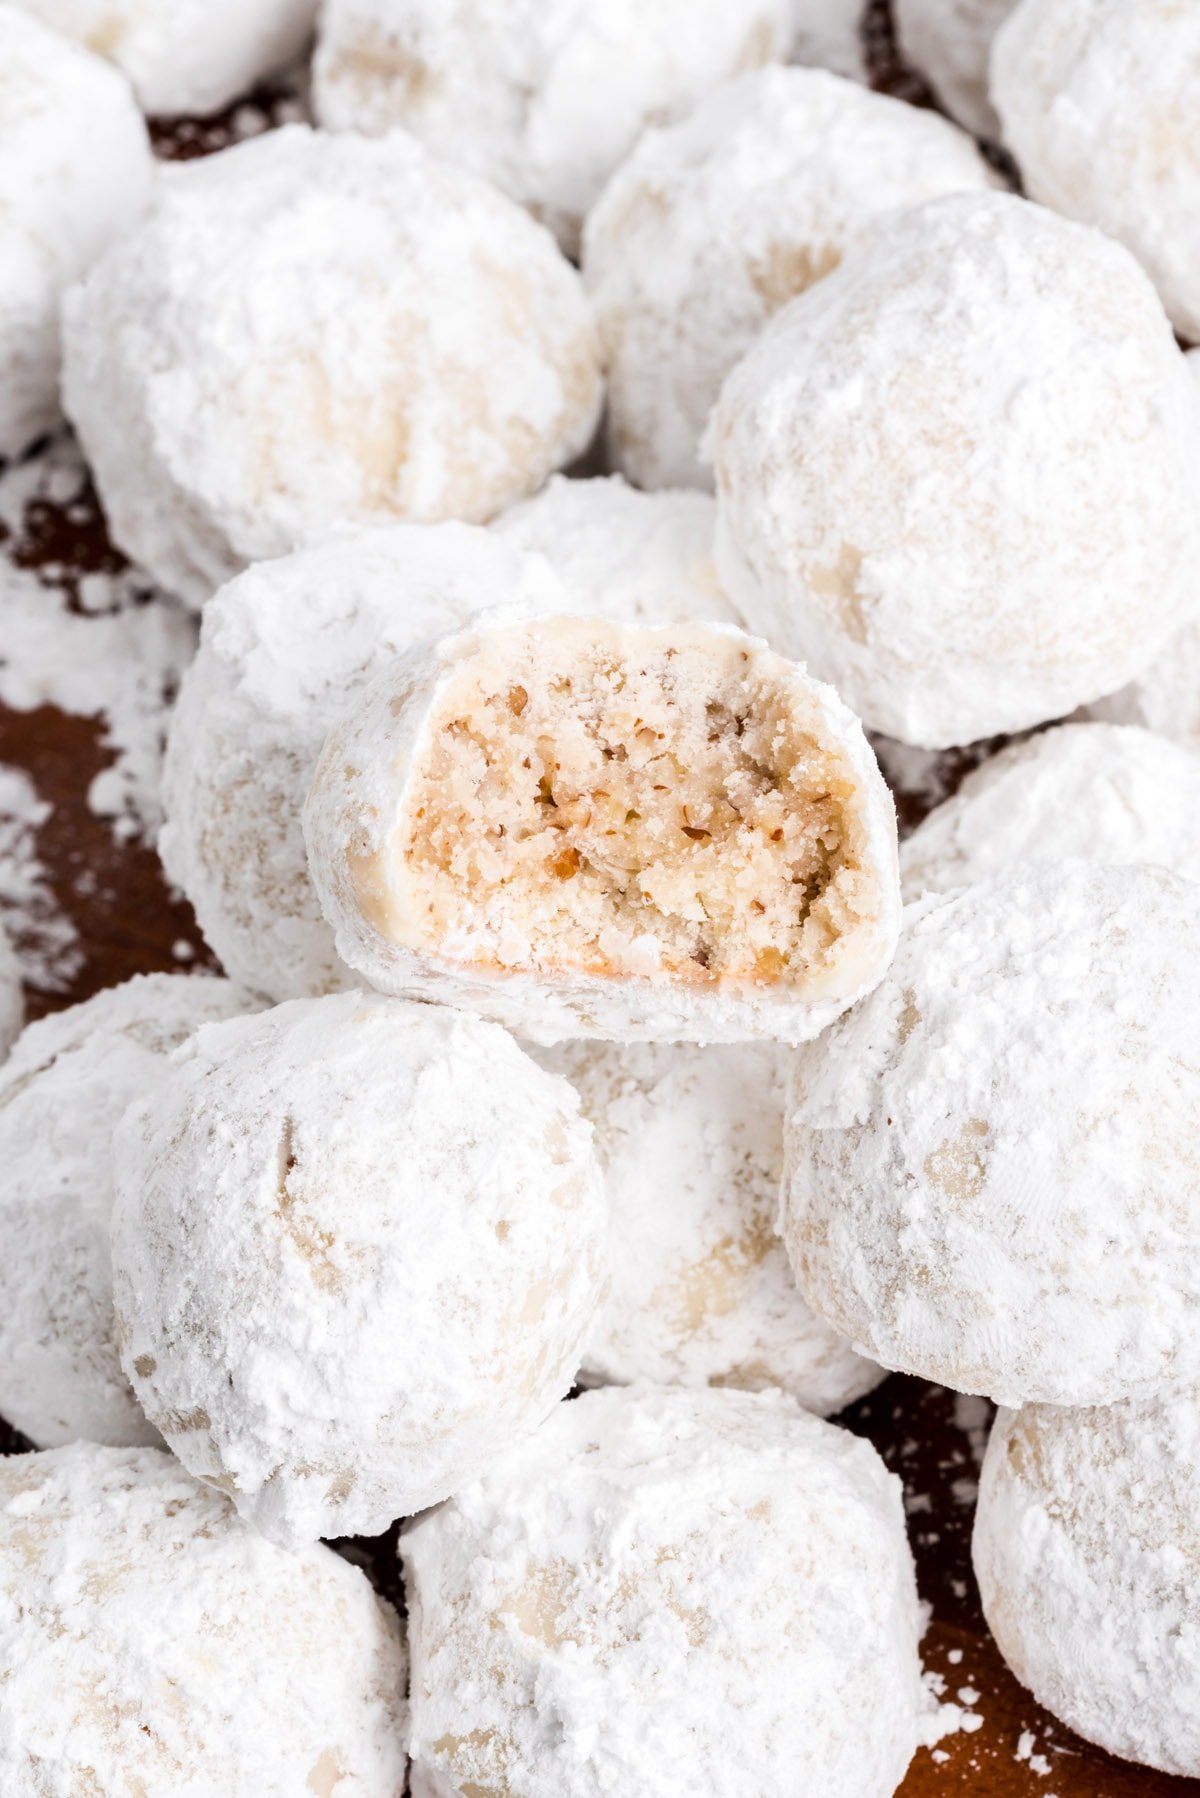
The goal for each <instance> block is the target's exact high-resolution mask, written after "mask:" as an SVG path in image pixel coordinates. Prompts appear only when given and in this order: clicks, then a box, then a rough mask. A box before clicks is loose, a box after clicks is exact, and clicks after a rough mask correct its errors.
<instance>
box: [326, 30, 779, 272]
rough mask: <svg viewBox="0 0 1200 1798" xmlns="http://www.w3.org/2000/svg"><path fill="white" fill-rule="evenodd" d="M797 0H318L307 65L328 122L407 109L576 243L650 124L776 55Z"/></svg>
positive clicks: (406, 115) (433, 143)
mask: <svg viewBox="0 0 1200 1798" xmlns="http://www.w3.org/2000/svg"><path fill="white" fill-rule="evenodd" d="M790 5H791V0H326V5H325V9H324V12H323V14H322V19H321V34H320V42H319V44H318V47H317V55H316V60H315V62H314V65H313V75H314V90H313V97H314V101H315V104H316V109H317V116H318V118H319V119H320V121H321V123H322V124H323V125H326V126H328V127H330V128H331V129H333V130H335V131H366V132H370V133H376V132H383V131H390V130H393V129H394V128H395V127H396V126H399V125H403V126H404V127H406V128H407V129H408V130H409V131H412V132H414V133H415V134H416V135H417V136H418V137H420V138H421V139H423V141H424V142H426V143H427V144H428V145H429V146H430V148H431V149H434V150H436V151H437V152H438V153H439V154H440V155H443V156H448V157H451V158H453V159H454V160H456V161H458V162H461V163H463V164H464V165H465V166H466V167H468V168H470V169H473V170H474V171H475V172H476V173H477V174H479V175H485V176H486V177H487V178H488V180H490V181H494V182H495V183H496V184H497V186H498V187H501V188H502V189H503V190H504V191H505V192H506V193H508V194H511V196H512V197H513V199H515V200H519V201H520V202H521V204H522V205H524V206H528V207H529V208H530V209H531V210H532V211H533V212H534V213H535V215H536V216H537V217H538V218H540V219H542V220H544V222H545V223H546V224H548V225H549V226H550V227H551V228H552V229H553V230H554V231H555V232H556V233H557V235H558V237H559V240H560V242H561V243H562V245H563V247H564V249H566V250H567V252H568V253H569V254H573V253H574V252H575V251H576V249H577V248H578V243H579V228H580V224H581V222H582V219H583V215H584V214H585V213H586V211H587V209H588V207H589V206H590V205H591V203H592V201H593V200H594V199H595V197H596V195H597V194H598V193H599V191H600V189H601V187H602V186H603V184H604V182H605V180H606V179H607V177H608V176H609V174H610V173H611V172H612V170H613V169H614V168H615V167H616V166H617V164H618V163H619V162H620V160H621V158H622V157H623V156H624V155H625V154H626V153H627V152H628V151H629V150H630V149H632V147H633V145H634V143H636V141H637V139H638V137H639V135H640V133H641V132H642V130H643V129H644V127H645V126H646V125H648V124H650V123H659V124H660V123H662V122H663V121H664V120H666V119H672V118H678V117H680V116H681V115H682V114H683V113H685V112H686V111H687V110H688V109H689V107H691V106H693V105H694V104H695V102H696V101H697V100H698V99H699V98H700V97H701V95H702V94H704V93H706V92H707V91H708V89H709V88H711V87H714V86H715V85H716V84H717V82H719V81H723V80H725V79H726V78H727V77H728V76H730V75H734V74H737V73H738V71H739V70H741V69H748V68H757V67H758V66H759V65H760V64H761V63H764V62H766V61H768V60H769V59H770V58H772V57H777V56H782V55H783V54H784V52H785V50H786V48H787V43H788V35H789V32H788V24H789V17H788V15H789V8H790Z"/></svg>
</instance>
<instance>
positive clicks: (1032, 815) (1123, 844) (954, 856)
mask: <svg viewBox="0 0 1200 1798" xmlns="http://www.w3.org/2000/svg"><path fill="white" fill-rule="evenodd" d="M1069 855H1070V856H1074V855H1078V856H1083V857H1084V858H1085V859H1086V860H1088V861H1097V862H1109V863H1113V864H1116V865H1118V866H1125V865H1127V864H1128V863H1130V862H1156V863H1159V864H1160V865H1161V866H1162V867H1164V868H1173V869H1174V870H1175V872H1176V873H1177V874H1184V875H1186V876H1187V878H1188V879H1189V880H1200V755H1197V754H1196V753H1195V751H1194V750H1191V749H1183V748H1181V747H1180V746H1179V745H1178V744H1176V743H1169V742H1167V741H1166V739H1165V738H1163V737H1157V736H1154V735H1153V734H1152V733H1151V732H1150V731H1147V730H1136V729H1133V728H1129V727H1124V726H1121V725H1117V724H1060V725H1059V726H1058V727H1057V729H1055V730H1048V731H1044V732H1042V734H1041V735H1040V736H1036V737H1030V738H1029V739H1028V740H1027V741H1025V742H1023V743H1012V744H1010V745H1009V747H1008V748H1007V749H1003V750H1001V752H1000V754H999V755H995V756H993V757H992V758H991V760H990V761H987V762H985V763H984V764H983V766H982V767H981V768H977V769H975V771H974V772H973V773H971V774H968V775H967V778H966V779H965V780H964V781H963V783H962V785H961V787H960V788H959V789H958V792H957V793H956V794H955V795H954V797H953V798H952V799H947V800H946V801H945V802H944V803H943V804H942V805H939V806H938V807H937V809H936V811H933V812H931V813H930V814H929V816H928V818H926V819H925V821H924V823H923V824H920V825H918V827H917V829H916V830H915V831H914V832H913V834H912V835H911V836H910V837H909V838H908V839H907V841H906V842H905V843H904V844H903V845H902V847H901V850H900V875H901V880H902V883H903V887H904V893H905V897H906V898H909V899H916V898H918V897H919V896H920V895H921V893H923V892H937V893H947V892H950V891H951V890H952V889H953V888H954V887H960V886H969V885H971V884H972V883H973V882H975V881H979V880H988V879H992V878H994V877H1001V878H1002V877H1003V876H1004V875H1006V874H1007V873H1009V872H1010V870H1012V869H1014V868H1016V869H1022V868H1023V867H1024V866H1025V865H1026V864H1028V863H1029V862H1041V861H1061V860H1062V858H1063V857H1064V856H1069Z"/></svg>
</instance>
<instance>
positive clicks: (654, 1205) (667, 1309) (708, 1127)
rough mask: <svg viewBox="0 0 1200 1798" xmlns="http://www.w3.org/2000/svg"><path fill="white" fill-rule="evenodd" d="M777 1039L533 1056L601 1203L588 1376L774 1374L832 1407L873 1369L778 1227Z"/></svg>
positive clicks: (783, 1057) (864, 1386) (780, 1059)
mask: <svg viewBox="0 0 1200 1798" xmlns="http://www.w3.org/2000/svg"><path fill="white" fill-rule="evenodd" d="M787 1055H788V1052H787V1051H786V1050H784V1049H781V1048H779V1047H778V1046H777V1045H776V1044H774V1043H738V1044H737V1045H736V1046H733V1047H728V1048H723V1047H714V1048H707V1049H702V1048H691V1047H684V1046H679V1045H676V1044H662V1043H633V1044H616V1043H568V1044H565V1045H564V1046H563V1047H562V1048H560V1049H558V1050H554V1051H549V1052H547V1053H545V1054H544V1055H543V1056H541V1057H539V1059H540V1060H542V1062H543V1065H544V1066H548V1067H550V1068H552V1069H553V1070H554V1071H555V1072H556V1073H561V1074H564V1075H565V1076H566V1078H567V1079H568V1080H570V1081H571V1083H572V1085H573V1086H574V1087H575V1088H576V1090H577V1091H578V1093H579V1095H580V1098H581V1100H582V1103H583V1114H584V1116H585V1117H586V1118H588V1119H589V1120H590V1122H591V1124H592V1126H593V1128H594V1129H595V1132H596V1150H597V1153H598V1155H599V1157H600V1165H601V1167H602V1168H603V1170H604V1177H605V1184H606V1187H607V1189H608V1197H609V1204H610V1206H611V1208H612V1223H611V1248H610V1252H609V1260H610V1263H611V1266H612V1286H611V1288H610V1292H609V1299H608V1304H607V1305H606V1307H605V1309H604V1311H603V1312H602V1313H601V1316H600V1318H599V1321H598V1323H597V1327H596V1329H595V1330H594V1331H593V1333H592V1337H591V1340H590V1341H589V1343H588V1347H587V1352H586V1354H585V1355H584V1360H583V1373H582V1376H581V1377H582V1378H583V1379H585V1380H589V1381H592V1382H595V1383H597V1384H606V1383H608V1382H610V1381H611V1382H616V1383H626V1382H629V1381H632V1380H641V1379H644V1380H652V1381H656V1382H658V1383H659V1384H661V1385H664V1386H676V1385H678V1386H705V1385H708V1386H742V1387H748V1388H751V1389H755V1390H757V1389H759V1388H762V1387H764V1386H779V1387H782V1388H783V1390H784V1391H786V1392H790V1393H791V1394H792V1396H793V1397H794V1398H797V1399H799V1401H800V1403H801V1404H802V1405H803V1406H804V1407H805V1409H806V1410H809V1411H816V1412H818V1413H819V1414H821V1415H822V1416H828V1415H829V1414H830V1413H832V1412H834V1411H840V1410H841V1409H842V1407H843V1406H844V1405H848V1404H850V1403H851V1401H852V1400H853V1399H856V1398H861V1397H862V1395H863V1394H864V1393H865V1392H869V1391H870V1390H871V1389H872V1387H874V1386H877V1385H878V1384H879V1382H880V1380H881V1379H882V1378H883V1372H882V1369H880V1368H879V1367H877V1366H875V1365H874V1363H873V1362H870V1361H864V1360H863V1358H862V1357H861V1356H860V1355H856V1354H855V1353H854V1351H853V1349H852V1348H851V1347H850V1346H849V1344H848V1343H846V1342H844V1341H843V1340H842V1338H841V1337H839V1336H837V1335H835V1333H834V1332H833V1331H832V1330H831V1329H830V1328H829V1326H828V1325H827V1324H826V1323H825V1321H824V1319H822V1318H819V1317H817V1316H816V1314H815V1313H814V1312H812V1311H811V1310H810V1309H809V1307H808V1306H807V1305H806V1304H805V1302H804V1300H803V1299H802V1298H801V1297H800V1294H799V1293H798V1292H797V1291H796V1282H795V1280H794V1279H793V1277H792V1270H791V1268H790V1267H789V1266H788V1260H787V1255H786V1253H785V1251H784V1247H783V1244H782V1243H781V1242H780V1240H779V1237H778V1236H777V1235H776V1232H775V1223H776V1213H777V1210H778V1205H779V1177H780V1173H781V1172H782V1167H783V1114H784V1093H785V1072H786V1064H787Z"/></svg>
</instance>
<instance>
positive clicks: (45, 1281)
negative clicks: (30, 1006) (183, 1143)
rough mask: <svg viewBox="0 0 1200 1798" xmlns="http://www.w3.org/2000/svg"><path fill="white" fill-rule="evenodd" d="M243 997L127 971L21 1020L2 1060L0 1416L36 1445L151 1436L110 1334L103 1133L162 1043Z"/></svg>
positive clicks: (158, 1072) (154, 1063)
mask: <svg viewBox="0 0 1200 1798" xmlns="http://www.w3.org/2000/svg"><path fill="white" fill-rule="evenodd" d="M248 1003H250V1002H249V1001H247V999H246V998H245V997H244V996H243V995H242V994H241V993H239V992H238V990H237V989H236V988H235V987H233V986H231V985H230V983H229V982H228V981H226V980H214V979H211V978H207V977H205V976H202V975H185V974H143V975H137V976H135V977H134V979H132V980H127V981H125V983H124V984H123V985H121V986H114V987H109V988H107V989H106V990H105V991H104V992H100V993H97V994H96V996H95V997H94V998H92V999H87V1000H85V1001H84V1003H83V1004H82V1005H72V1006H71V1007H70V1008H69V1009H68V1010H66V1011H60V1012H55V1013H53V1014H52V1015H51V1016H50V1017H46V1018H42V1019H41V1020H40V1021H39V1022H38V1023H36V1024H30V1025H29V1027H28V1028H27V1029H26V1030H25V1032H24V1034H23V1035H22V1036H21V1037H20V1038H19V1039H18V1042H17V1044H16V1047H15V1048H14V1049H13V1052H12V1054H11V1055H10V1056H9V1058H8V1060H7V1061H6V1062H5V1063H4V1064H3V1066H2V1067H0V1232H2V1233H3V1241H4V1253H3V1255H2V1256H0V1414H2V1415H3V1416H4V1417H5V1418H6V1419H7V1420H8V1422H9V1423H11V1424H13V1425H14V1426H15V1427H16V1428H17V1429H18V1430H20V1431H21V1432H22V1433H23V1434H24V1435H26V1436H28V1437H29V1439H30V1440H31V1441H32V1442H34V1443H36V1444H38V1446H39V1447H43V1448H49V1447H56V1446H57V1445H58V1444H60V1443H64V1442H73V1441H74V1440H75V1439H76V1438H77V1437H80V1436H84V1437H87V1438H89V1439H90V1440H92V1441H94V1442H111V1443H116V1444H119V1445H120V1444H132V1443H141V1442H157V1441H158V1434H157V1432H156V1431H155V1430H154V1429H153V1428H152V1427H151V1426H150V1425H149V1424H148V1423H147V1422H146V1419H145V1417H144V1416H143V1415H142V1411H141V1408H140V1406H139V1405H138V1403H137V1401H136V1400H135V1398H134V1396H133V1394H132V1392H131V1391H130V1390H129V1386H128V1383H127V1381H126V1379H125V1376H124V1374H123V1373H122V1372H121V1364H120V1360H119V1358H118V1354H117V1345H116V1340H115V1336H114V1329H113V1304H112V1271H111V1266H110V1254H109V1218H110V1214H111V1212H112V1205H113V1189H112V1168H111V1160H110V1142H111V1138H112V1133H113V1129H114V1128H115V1126H116V1124H117V1123H118V1121H119V1120H120V1117H121V1114H122V1113H123V1112H124V1110H125V1108H126V1106H127V1105H129V1104H130V1103H131V1101H132V1100H134V1099H136V1098H143V1097H145V1098H147V1099H148V1100H149V1102H150V1103H153V1095H154V1094H155V1093H156V1092H157V1090H158V1088H159V1086H160V1084H161V1082H162V1080H163V1078H164V1076H165V1074H166V1066H167V1057H168V1055H169V1054H170V1053H171V1051H172V1050H173V1049H175V1048H177V1047H178V1046H179V1044H180V1043H182V1042H184V1041H185V1040H186V1039H187V1038H188V1037H189V1036H190V1035H191V1034H192V1032H193V1031H194V1030H197V1029H199V1027H200V1025H201V1024H206V1023H210V1022H212V1021H213V1020H214V1019H219V1018H229V1017H234V1016H236V1015H237V1014H238V1013H239V1012H242V1011H244V1010H245V1009H246V1007H247V1004H248Z"/></svg>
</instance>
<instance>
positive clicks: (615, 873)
mask: <svg viewBox="0 0 1200 1798" xmlns="http://www.w3.org/2000/svg"><path fill="white" fill-rule="evenodd" d="M895 833H896V825H895V812H894V808H893V806H892V801H891V796H890V794H889V793H888V791H887V789H886V787H885V786H884V784H883V780H882V777H881V775H880V773H879V770H878V768H877V767H876V765H875V760H874V757H873V756H872V755H871V752H870V750H869V748H868V747H867V744H866V740H865V739H864V737H863V735H862V732H861V729H860V727H859V725H858V722H857V720H856V719H855V718H853V717H852V716H851V714H850V713H849V712H848V711H847V710H846V708H845V707H844V706H843V705H842V704H841V702H840V701H839V700H838V698H837V696H836V695H835V694H834V693H833V692H832V691H831V690H830V689H829V688H827V687H822V686H820V685H818V684H817V683H816V682H814V681H810V680H809V679H808V677H807V676H806V675H805V673H804V670H803V669H801V668H797V667H796V666H794V665H793V664H792V663H789V662H785V661H784V660H783V659H782V657H780V656H777V655H775V654H774V653H773V652H772V651H770V650H768V649H767V647H766V645H765V644H763V643H759V642H756V641H755V640H754V639H752V638H748V637H746V636H744V635H743V634H742V632H741V631H738V630H735V629H733V627H731V626H726V625H705V624H699V625H673V626H664V627H654V628H651V627H639V626H634V625H623V624H619V623H611V622H609V621H607V620H604V619H599V618H584V619H577V618H567V617H558V618H541V619H535V620H532V621H529V620H523V619H522V620H511V619H487V620H484V621H482V622H481V623H479V624H478V625H476V626H472V627H469V628H468V629H467V630H465V631H463V632H460V633H459V634H458V635H457V636H455V637H450V638H445V639H443V640H442V641H441V642H440V643H438V644H434V645H431V646H423V647H422V648H420V649H418V650H416V651H414V652H413V654H412V655H411V656H409V657H407V658H405V659H404V660H402V661H401V662H399V663H397V664H396V665H395V666H394V668H392V669H390V670H388V672H387V673H385V674H384V675H383V676H382V677H381V678H380V679H379V681H378V682H377V683H376V684H375V686H374V687H373V688H372V689H371V690H370V691H369V692H368V693H367V694H366V695H365V696H364V697H363V698H362V699H361V700H360V701H359V702H358V703H357V704H356V705H355V707H354V709H353V710H352V711H351V712H350V713H348V715H347V716H346V718H345V719H344V720H343V721H342V722H341V723H340V724H339V725H337V726H335V727H334V729H333V731H332V732H331V733H330V735H329V737H328V738H327V739H326V743H325V747H324V749H323V750H322V752H321V759H320V761H319V763H318V765H317V770H316V773H315V775H314V777H313V784H312V788H311V790H310V793H309V798H308V802H307V805H306V807H305V836H306V840H307V843H308V854H309V867H310V870H311V872H312V876H313V882H314V884H315V886H316V888H317V892H318V894H319V896H320V899H321V904H322V907H323V909H324V912H325V915H326V917H327V918H328V919H329V920H330V922H331V923H332V924H333V925H334V929H335V932H336V940H337V945H338V949H339V952H340V953H341V955H342V957H343V958H344V960H345V961H347V962H348V963H349V964H350V966H351V967H354V968H356V969H357V970H358V971H359V972H360V973H361V974H363V975H364V976H365V977H366V978H367V979H369V980H370V981H371V982H372V984H373V985H375V986H377V987H379V988H380V989H381V990H383V991H391V992H399V993H403V994H406V995H408V996H410V997H417V998H429V999H441V1000H445V1001H447V1002H448V1003H450V1004H454V1005H462V1006H466V1007H469V1008H471V1009H473V1010H476V1011H479V1012H481V1013H482V1014H483V1015H485V1016H489V1017H494V1018H496V1019H498V1020H499V1021H500V1022H501V1023H507V1024H509V1025H510V1027H512V1028H513V1029H516V1030H520V1031H522V1032H523V1033H524V1034H525V1035H527V1036H529V1037H530V1038H531V1039H532V1040H534V1041H537V1042H554V1041H556V1040H558V1039H560V1038H561V1037H564V1036H600V1037H608V1038H618V1039H619V1038H627V1039H630V1040H634V1039H644V1040H660V1041H662V1040H666V1041H672V1040H681V1041H701V1042H704V1041H708V1042H714V1041H744V1040H746V1039H748V1038H751V1037H756V1036H775V1037H779V1038H781V1039H783V1040H786V1041H802V1040H806V1039H807V1038H808V1037H810V1036H813V1035H815V1034H816V1032H817V1031H818V1030H820V1029H822V1028H823V1027H824V1025H825V1024H827V1023H828V1022H829V1021H830V1020H831V1019H832V1018H834V1017H837V1016H838V1015H839V1014H840V1013H841V1012H842V1011H844V1010H845V1009H846V1007H847V1006H848V1005H851V1004H853V1002H854V1001H855V999H857V998H858V997H859V996H860V995H861V994H862V993H864V992H867V991H869V990H870V988H871V987H872V986H873V985H874V984H875V983H876V981H877V980H878V979H879V978H880V976H881V974H882V972H883V970H884V968H885V967H886V966H887V963H888V961H889V960H890V958H891V954H892V951H893V948H894V945H895V940H896V932H897V929H898V925H899V918H898V897H897V895H898V877H897V874H896V862H895V854H896V848H895V842H896V835H895Z"/></svg>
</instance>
